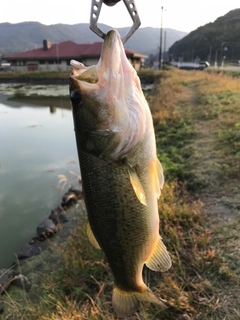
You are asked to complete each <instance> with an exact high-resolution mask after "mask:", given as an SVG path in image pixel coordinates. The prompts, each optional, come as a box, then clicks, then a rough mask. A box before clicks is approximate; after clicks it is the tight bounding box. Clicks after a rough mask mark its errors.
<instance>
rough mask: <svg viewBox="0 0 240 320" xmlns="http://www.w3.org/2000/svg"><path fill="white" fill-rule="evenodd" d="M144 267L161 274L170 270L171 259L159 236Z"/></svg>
mask: <svg viewBox="0 0 240 320" xmlns="http://www.w3.org/2000/svg"><path fill="white" fill-rule="evenodd" d="M146 265H147V267H148V268H149V269H151V270H153V271H161V272H164V271H167V270H168V269H169V268H171V265H172V262H171V258H170V256H169V253H168V252H167V249H166V247H165V245H164V243H163V242H162V239H161V237H160V236H159V239H158V241H157V244H156V247H155V248H154V251H153V253H152V255H151V257H150V259H149V260H148V261H147V262H146Z"/></svg>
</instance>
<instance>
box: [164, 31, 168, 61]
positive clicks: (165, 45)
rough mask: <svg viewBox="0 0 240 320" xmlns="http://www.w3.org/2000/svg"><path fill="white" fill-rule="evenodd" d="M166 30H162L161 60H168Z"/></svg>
mask: <svg viewBox="0 0 240 320" xmlns="http://www.w3.org/2000/svg"><path fill="white" fill-rule="evenodd" d="M166 47H167V31H166V30H165V31H164V41H163V62H165V61H168V59H167V54H166V53H167V48H166Z"/></svg>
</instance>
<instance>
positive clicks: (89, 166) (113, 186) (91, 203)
mask: <svg viewBox="0 0 240 320" xmlns="http://www.w3.org/2000/svg"><path fill="white" fill-rule="evenodd" d="M80 150H81V149H80ZM79 157H80V163H81V172H82V181H83V182H84V193H86V194H88V196H87V197H85V199H86V207H87V211H88V213H89V214H88V218H89V223H90V225H91V228H92V231H93V233H94V234H95V235H96V239H97V241H98V243H99V245H100V247H101V248H102V249H103V251H104V252H105V254H106V256H107V257H108V262H109V265H110V267H111V270H112V272H113V275H114V278H115V282H116V284H117V285H118V286H119V287H120V288H121V289H122V290H127V291H131V290H136V289H138V290H139V289H140V288H139V286H138V284H137V283H136V276H135V275H136V273H137V272H139V270H138V263H136V261H142V259H143V256H144V255H145V256H146V249H145V248H144V247H145V246H146V241H147V238H148V236H149V234H150V233H151V229H150V227H149V225H148V223H147V218H148V215H147V212H146V209H147V207H145V206H143V205H142V204H141V203H140V202H139V201H138V199H137V197H136V195H135V193H134V191H133V188H132V186H131V184H130V181H129V173H128V171H127V170H126V169H124V168H122V167H120V168H119V167H117V166H116V165H114V164H112V163H108V162H107V161H104V160H101V159H99V158H97V157H95V156H93V155H91V154H89V153H86V152H84V151H83V150H81V151H80V152H79ZM98 172H101V175H98V174H97V173H98ZM105 186H107V188H108V190H109V189H110V190H111V192H110V193H109V192H106V190H105ZM96 222H97V223H96ZM133 225H134V229H133ZM140 272H141V270H140ZM126 283H127V286H126Z"/></svg>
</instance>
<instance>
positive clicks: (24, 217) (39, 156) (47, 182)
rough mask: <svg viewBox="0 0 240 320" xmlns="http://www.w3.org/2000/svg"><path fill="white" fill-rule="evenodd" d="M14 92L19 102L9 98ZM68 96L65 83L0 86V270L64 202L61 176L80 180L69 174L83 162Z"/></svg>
mask: <svg viewBox="0 0 240 320" xmlns="http://www.w3.org/2000/svg"><path fill="white" fill-rule="evenodd" d="M13 94H17V97H18V98H17V100H14V101H12V100H9V98H11V97H12V95H13ZM24 94H26V95H27V96H29V97H30V99H28V98H26V97H25V96H24ZM39 94H43V95H44V96H43V97H42V98H40V96H38V95H39ZM64 95H66V96H67V95H68V86H67V85H65V86H30V85H21V86H19V84H18V85H17V84H16V85H13V84H0V269H1V268H6V267H9V266H10V264H11V263H12V261H13V260H14V255H15V254H16V253H17V252H19V250H20V249H21V248H22V246H23V245H24V244H25V243H26V242H28V241H29V240H30V239H31V237H33V236H35V234H36V233H35V230H36V227H37V225H38V224H39V223H40V222H41V221H42V220H43V219H44V218H46V217H47V216H48V215H49V214H50V212H51V209H53V208H55V207H57V206H58V205H59V204H60V202H61V197H62V195H63V194H64V192H65V191H66V190H67V189H68V186H65V188H64V189H63V186H62V185H61V184H59V178H58V175H59V174H64V175H66V176H67V177H68V178H69V179H71V181H72V182H73V183H76V182H77V178H76V176H75V175H74V174H72V173H71V172H70V171H73V172H76V173H77V174H79V165H78V160H77V150H76V144H75V136H74V130H73V119H72V113H71V110H70V103H69V101H68V100H67V99H64V98H63V97H62V96H64ZM53 96H55V98H54V97H53Z"/></svg>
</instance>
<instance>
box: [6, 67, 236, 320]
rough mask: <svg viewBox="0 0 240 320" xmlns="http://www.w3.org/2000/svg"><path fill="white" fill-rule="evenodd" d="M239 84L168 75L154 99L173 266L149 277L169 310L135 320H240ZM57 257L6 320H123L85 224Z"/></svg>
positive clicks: (146, 312)
mask: <svg viewBox="0 0 240 320" xmlns="http://www.w3.org/2000/svg"><path fill="white" fill-rule="evenodd" d="M148 76H149V75H148ZM237 82H239V81H237V79H235V80H234V79H232V78H230V77H228V76H226V75H221V74H220V75H218V74H208V73H206V72H199V71H189V72H188V71H180V70H171V71H164V72H163V73H162V76H161V86H160V87H158V88H155V90H154V91H153V94H152V95H151V94H148V95H147V99H148V100H149V103H150V106H151V110H152V113H153V119H154V125H155V129H156V140H157V146H158V153H159V157H160V160H161V162H162V163H163V166H164V169H165V173H166V181H167V182H166V183H165V185H164V189H163V193H162V195H161V198H160V201H159V214H160V221H161V224H160V232H161V235H162V237H163V239H164V242H165V244H166V246H167V247H168V249H169V251H170V254H171V256H172V260H173V267H172V268H171V270H170V271H168V272H166V273H164V274H159V273H154V272H151V271H150V270H148V269H147V268H146V269H144V272H143V276H144V279H145V282H146V283H148V285H149V286H150V287H151V289H152V290H153V292H154V293H155V294H156V295H157V296H158V297H161V298H163V299H165V300H166V305H167V306H168V308H167V309H166V310H161V309H159V308H158V307H157V306H155V305H149V304H144V305H143V308H142V310H141V312H140V313H138V314H136V315H134V316H132V317H130V318H129V319H132V320H137V319H142V320H143V319H144V320H156V319H159V320H160V319H163V320H172V319H175V320H191V319H196V320H206V319H209V320H222V319H228V320H237V319H239V318H240V308H239V303H238V299H239V294H240V290H239V280H240V274H239V266H240V259H239V247H240V246H239V244H240V237H239V216H238V214H237V210H238V209H239V207H240V206H238V205H239V204H240V201H239V196H238V191H237V190H238V185H237V184H236V181H235V179H234V178H235V177H234V176H233V172H235V174H236V170H237V165H236V166H234V165H233V164H234V163H236V162H237V161H236V153H235V151H234V152H230V151H229V152H228V150H231V151H232V150H233V149H234V148H235V147H236V148H238V146H236V145H235V144H234V143H235V142H234V141H235V140H234V139H233V140H231V139H229V138H228V137H226V132H225V131H226V130H227V131H228V130H229V129H231V130H233V129H234V130H235V131H236V132H235V131H234V132H232V134H233V135H234V137H235V135H238V134H239V131H238V130H239V127H238V125H235V124H236V123H240V111H239V104H238V103H237V99H238V95H239V84H238V83H237ZM213 111H214V112H213ZM219 130H220V131H221V132H220V131H219ZM220 133H221V134H220ZM226 139H227V140H226ZM224 141H225V142H224ZM224 164H225V165H227V166H230V164H231V168H230V167H227V168H226V167H224ZM234 190H235V191H234ZM226 208H227V209H226ZM221 210H222V211H221ZM82 219H83V222H84V221H85V218H84V216H83V217H82ZM55 251H58V254H59V258H58V259H55V260H53V261H51V260H50V261H49V263H48V264H49V270H48V272H47V273H46V272H45V273H44V278H43V277H42V278H41V281H40V282H39V283H38V288H36V286H35V292H34V295H33V294H31V292H30V293H29V294H28V295H26V296H24V298H23V300H20V302H16V301H14V302H13V301H10V303H9V308H8V314H7V315H6V317H5V318H3V319H14V320H15V319H17V320H23V319H24V320H26V319H28V320H33V319H39V320H57V319H62V320H72V319H90V320H91V319H93V320H95V319H96V320H99V319H106V320H112V319H117V318H116V316H115V314H114V312H113V309H112V306H111V294H112V284H113V278H112V275H111V271H110V269H109V266H108V264H107V261H106V259H105V257H104V255H103V254H102V252H101V251H98V250H96V249H94V248H92V247H91V245H90V244H89V242H88V239H87V237H86V233H85V227H84V225H83V224H82V225H80V226H78V227H77V228H76V229H75V230H74V232H73V233H72V235H71V236H70V237H69V238H68V241H67V243H64V244H61V245H58V246H57V248H55ZM23 302H24V303H23Z"/></svg>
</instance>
